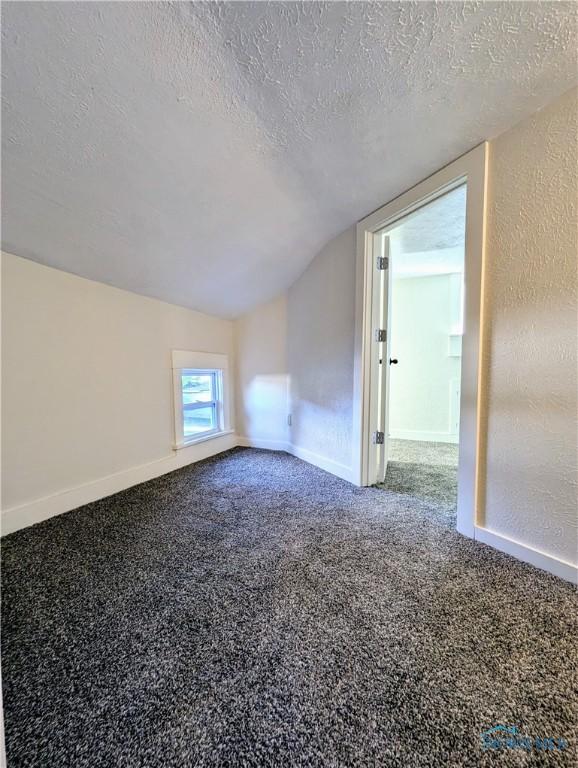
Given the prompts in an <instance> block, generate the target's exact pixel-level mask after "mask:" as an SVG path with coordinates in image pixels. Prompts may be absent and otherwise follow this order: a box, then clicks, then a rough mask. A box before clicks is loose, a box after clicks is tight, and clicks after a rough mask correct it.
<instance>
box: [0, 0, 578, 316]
mask: <svg viewBox="0 0 578 768" xmlns="http://www.w3.org/2000/svg"><path fill="white" fill-rule="evenodd" d="M576 8H577V7H576V6H575V5H574V4H573V3H564V2H559V3H558V2H555V3H536V2H530V3H524V2H513V3H507V2H500V3H490V2H486V3H477V2H475V3H459V2H454V3H449V2H447V3H430V2H418V3H415V4H414V3H397V2H387V3H350V4H349V3H347V4H346V3H338V2H335V3H315V2H306V3H288V4H285V3H225V4H221V3H194V4H191V3H166V4H165V3H130V2H128V3H99V2H86V3H81V2H76V3H51V2H48V3H11V2H5V3H3V4H2V17H3V31H2V36H3V50H2V58H3V62H2V63H3V94H2V96H3V136H2V139H3V179H2V181H3V247H4V249H5V250H8V251H11V252H13V253H16V254H19V255H22V256H26V257H29V258H32V259H35V260H37V261H40V262H42V263H45V264H50V265H52V266H55V267H59V268H61V269H65V270H68V271H71V272H75V273H77V274H80V275H83V276H85V277H89V278H93V279H95V280H100V281H102V282H105V283H110V284H113V285H116V286H119V287H121V288H127V289H129V290H132V291H136V292H138V293H142V294H145V295H149V296H155V297H158V298H162V299H165V300H166V301H170V302H173V303H176V304H182V305H184V306H188V307H193V308H195V309H201V310H204V311H207V312H211V313H214V314H220V315H223V316H229V317H231V316H235V315H237V314H238V313H240V312H242V311H244V310H246V309H248V308H251V307H252V306H254V305H255V304H257V303H259V302H261V301H264V300H267V299H269V298H272V297H273V296H274V295H276V294H277V293H279V292H281V291H282V290H284V289H285V288H287V287H288V286H289V285H290V284H291V283H292V282H293V281H294V279H295V278H296V277H297V276H298V275H299V274H300V273H301V272H302V271H303V269H304V268H305V267H306V266H307V264H308V263H309V261H310V260H311V259H312V258H313V256H314V255H315V253H316V252H317V251H318V250H319V249H320V248H321V247H322V246H323V245H324V244H325V243H326V242H327V240H329V239H330V238H331V237H333V236H334V235H336V234H337V233H338V232H340V231H342V230H343V229H345V228H346V227H348V226H349V225H351V224H352V223H353V222H355V221H356V220H357V219H359V218H361V217H363V216H364V215H365V214H367V213H369V212H370V211H371V210H373V209H375V208H376V207H378V206H380V205H382V204H383V203H385V202H386V201H388V200H390V199H391V198H393V197H394V196H396V195H397V194H398V193H399V192H401V191H403V190H404V189H406V188H408V187H409V186H411V185H412V184H414V183H416V182H417V181H419V180H420V179H422V178H423V177H425V176H427V175H428V174H430V173H432V172H433V171H435V170H436V169H437V168H439V167H440V166H442V165H444V164H445V163H447V162H449V161H450V160H452V159H453V158H455V157H457V156H458V155H460V154H462V153H463V152H465V151H466V150H468V149H470V148H471V147H473V146H475V145H476V144H478V143H479V142H480V141H482V140H483V139H485V138H488V137H492V136H494V135H496V134H498V133H500V132H501V131H503V130H504V129H506V128H507V127H509V126H510V125H512V124H514V123H515V122H517V121H518V120H519V119H521V118H523V117H525V116H526V115H528V114H530V113H531V112H534V111H535V110H536V109H538V108H540V107H542V106H543V105H545V104H546V103H548V102H549V101H552V100H553V99H554V98H555V97H556V96H557V95H558V94H559V93H562V92H563V91H565V90H567V89H568V88H570V87H571V86H572V85H573V84H574V82H575V80H576V58H575V56H576V54H575V51H576V43H577V41H576V29H575V20H576Z"/></svg>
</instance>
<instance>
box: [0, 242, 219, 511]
mask: <svg viewBox="0 0 578 768" xmlns="http://www.w3.org/2000/svg"><path fill="white" fill-rule="evenodd" d="M232 325H233V324H232V322H231V321H229V320H222V319H220V318H215V317H209V316H207V315H202V314H201V313H199V312H193V311H191V310H188V309H183V308H182V307H175V306H172V305H170V304H165V303H164V302H161V301H155V300H154V299H147V298H144V297H142V296H137V295H135V294H133V293H128V292H127V291H120V290H118V289H117V288H111V287H109V286H107V285H102V284H101V283H95V282H92V281H90V280H85V279H83V278H79V277H76V276H74V275H69V274H67V273H65V272H60V271H59V270H56V269H51V268H49V267H45V266H41V265H39V264H35V263H34V262H32V261H27V260H26V259H20V258H18V257H16V256H10V255H8V254H2V507H3V509H7V508H10V507H12V506H17V505H21V504H24V503H26V502H30V501H34V500H36V499H39V498H42V497H45V496H50V495H52V494H56V493H61V492H63V491H65V490H67V489H70V488H74V487H76V486H80V485H83V484H85V483H90V482H92V481H95V480H100V479H101V478H104V477H107V476H109V475H113V474H115V473H118V472H123V471H124V470H130V469H132V468H134V467H137V466H141V465H144V464H147V463H149V462H153V461H156V460H157V459H164V458H165V457H167V456H171V455H172V446H173V443H174V421H173V406H172V392H173V383H172V371H171V350H172V349H189V350H193V351H207V352H221V353H224V354H228V355H229V356H230V358H231V359H232V358H233V327H232Z"/></svg>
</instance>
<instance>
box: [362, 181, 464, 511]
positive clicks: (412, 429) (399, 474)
mask: <svg viewBox="0 0 578 768" xmlns="http://www.w3.org/2000/svg"><path fill="white" fill-rule="evenodd" d="M465 227H466V184H462V185H460V186H458V187H456V188H455V189H452V190H451V191H449V192H446V193H445V194H443V195H440V196H439V197H437V198H435V199H434V200H432V201H431V202H429V203H426V204H425V205H424V206H422V207H421V208H418V209H417V210H416V211H414V212H412V213H410V214H408V215H407V216H405V217H404V218H402V219H401V220H399V221H398V222H396V223H394V224H392V225H391V226H389V227H386V228H385V229H383V230H381V231H380V232H377V233H376V234H375V237H376V238H377V239H378V240H379V239H381V240H382V242H381V243H378V244H377V247H378V250H380V251H382V252H383V253H387V254H388V265H387V267H388V269H387V271H388V275H387V280H386V279H385V278H384V280H383V281H382V282H381V288H382V290H385V291H387V293H388V296H387V299H382V301H383V303H384V305H387V307H388V315H387V321H386V326H387V334H384V336H386V337H387V335H388V336H389V338H385V339H384V341H382V342H381V350H380V352H381V357H380V359H381V364H380V373H381V377H382V379H384V381H382V382H380V386H381V387H382V388H383V390H384V397H385V399H386V402H385V403H384V411H385V414H387V419H384V430H385V429H386V430H387V431H386V432H384V434H383V438H382V439H383V446H384V448H383V455H384V461H383V463H382V464H381V466H380V469H381V470H382V471H383V477H381V476H378V478H377V482H378V483H379V484H381V485H382V486H383V487H384V488H386V489H390V490H396V491H398V492H400V493H405V494H412V495H414V496H415V498H417V499H423V500H425V501H428V500H431V501H433V502H438V503H439V504H442V503H443V505H444V509H446V510H447V511H448V513H449V516H450V517H451V516H452V513H453V512H455V505H456V501H457V471H458V455H459V422H460V390H461V354H462V335H463V306H464V304H463V297H464V290H463V289H464V261H465V259H464V254H465Z"/></svg>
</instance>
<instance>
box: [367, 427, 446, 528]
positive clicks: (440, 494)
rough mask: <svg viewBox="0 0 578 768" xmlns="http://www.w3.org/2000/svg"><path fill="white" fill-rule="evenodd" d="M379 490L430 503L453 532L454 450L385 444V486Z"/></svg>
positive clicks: (412, 442) (432, 445)
mask: <svg viewBox="0 0 578 768" xmlns="http://www.w3.org/2000/svg"><path fill="white" fill-rule="evenodd" d="M380 487H381V488H383V489H385V490H389V491H395V492H396V493H398V494H401V495H404V496H408V497H409V498H417V499H420V500H421V501H428V502H433V503H435V504H436V507H437V509H438V511H439V512H441V511H442V510H445V512H446V515H447V519H448V524H450V525H452V526H453V527H454V528H455V525H456V505H457V499H458V446H457V445H455V444H452V443H430V442H422V441H415V440H392V439H390V440H389V461H388V463H387V472H386V476H385V482H384V483H382V484H380Z"/></svg>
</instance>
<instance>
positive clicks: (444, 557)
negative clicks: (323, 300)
mask: <svg viewBox="0 0 578 768" xmlns="http://www.w3.org/2000/svg"><path fill="white" fill-rule="evenodd" d="M2 576H3V583H2V586H3V604H2V610H3V632H2V646H3V647H2V675H3V684H4V706H5V716H6V740H7V751H8V766H9V768H18V767H19V766H38V767H41V768H66V767H68V766H70V767H74V768H116V767H117V766H118V767H121V766H122V768H137V767H138V768H177V767H179V768H192V767H193V766H199V767H203V768H205V767H207V768H208V767H209V766H211V767H212V766H223V767H224V766H231V768H236V767H237V766H271V767H273V766H274V767H275V768H278V767H280V766H281V767H284V766H289V767H290V766H315V767H316V768H317V767H319V768H321V767H322V768H325V767H327V768H329V767H331V768H342V767H345V766H372V767H374V766H380V767H381V766H400V768H401V767H402V766H403V767H404V768H411V767H412V766H440V768H442V767H443V768H445V767H453V766H455V767H456V768H457V767H458V766H459V767H460V768H461V767H462V766H472V767H473V766H494V765H495V766H498V765H499V766H526V765H537V766H538V765H544V766H552V765H556V766H558V765H564V766H571V765H576V752H575V748H576V742H575V730H576V716H577V697H576V693H577V692H576V674H575V673H576V645H575V643H576V637H577V636H578V619H577V611H576V608H577V601H576V596H575V594H574V591H573V589H572V587H571V586H570V585H568V584H566V583H564V582H562V581H560V580H558V579H556V578H555V577H553V576H550V575H548V574H546V573H543V572H541V571H538V570H535V569H533V568H532V567H530V566H528V565H525V564H523V563H519V562H517V561H515V560H513V559H511V558H509V557H507V556H506V555H502V554H500V553H498V552H495V551H493V550H491V549H489V548H487V547H484V546H483V545H480V544H476V543H474V542H472V541H470V540H468V539H465V538H462V537H461V536H460V535H458V534H457V533H456V532H455V531H454V530H453V527H452V524H451V522H449V521H448V514H447V509H446V508H445V506H444V504H441V505H440V504H439V503H438V502H435V501H432V500H431V499H429V498H420V497H419V496H418V495H412V494H411V493H407V492H399V491H395V490H386V489H379V488H367V489H358V488H355V487H353V486H351V485H349V484H348V483H346V482H344V481H342V480H339V479H338V478H335V477H333V476H331V475H329V474H327V473H325V472H323V471H321V470H319V469H316V468H314V467H312V466H310V465H308V464H305V463H303V462H302V461H299V460H298V459H296V458H293V457H290V456H287V455H286V454H282V453H270V452H264V451H257V450H252V449H236V450H234V451H232V452H229V453H228V454H224V455H222V456H221V457H218V458H215V459H213V460H208V461H205V462H202V463H199V464H196V465H193V466H191V467H188V468H185V469H182V470H179V471H177V472H175V473H173V474H171V475H166V476H164V477H162V478H159V479H157V480H153V481H151V482H149V483H146V484H144V485H141V486H138V487H136V488H133V489H130V490H128V491H124V492H123V493H119V494H117V495H115V496H113V497H111V498H109V499H106V500H103V501H100V502H96V503H94V504H90V505H88V506H86V507H83V508H81V509H79V510H76V511H74V512H71V513H68V514H66V515H62V516H60V517H56V518H52V519H51V520H48V521H46V522H44V523H42V524H40V525H38V526H35V527H33V528H28V529H25V530H23V531H20V532H18V533H15V534H12V535H11V536H9V537H7V538H6V539H4V541H3V562H2ZM500 724H502V725H506V726H509V727H517V728H519V732H520V734H525V735H528V736H529V737H530V738H532V739H534V738H539V737H560V738H564V739H567V740H568V741H569V745H568V747H567V748H566V749H563V750H555V751H551V752H547V753H546V752H543V751H539V750H537V749H536V748H534V747H532V749H504V750H493V749H488V750H486V751H483V750H482V747H481V744H482V740H481V735H480V734H481V733H482V732H483V731H484V730H486V729H489V728H491V727H493V726H496V725H500Z"/></svg>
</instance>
